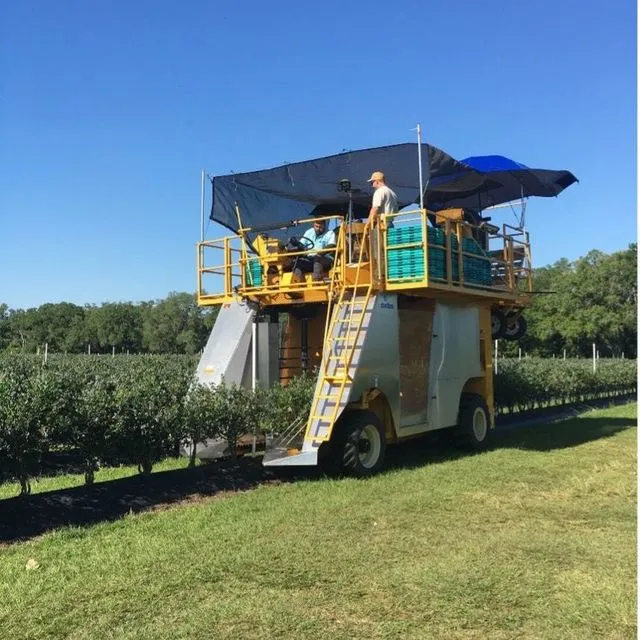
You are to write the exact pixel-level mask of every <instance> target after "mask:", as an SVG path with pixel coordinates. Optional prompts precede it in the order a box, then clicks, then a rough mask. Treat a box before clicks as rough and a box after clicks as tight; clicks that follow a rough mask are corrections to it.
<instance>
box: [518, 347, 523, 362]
mask: <svg viewBox="0 0 640 640" xmlns="http://www.w3.org/2000/svg"><path fill="white" fill-rule="evenodd" d="M520 360H522V347H518V362H520Z"/></svg>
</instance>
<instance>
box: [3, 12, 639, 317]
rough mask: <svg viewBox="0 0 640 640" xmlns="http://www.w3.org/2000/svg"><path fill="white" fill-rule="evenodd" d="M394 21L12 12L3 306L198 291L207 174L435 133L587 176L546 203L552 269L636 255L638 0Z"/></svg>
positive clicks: (542, 230) (539, 232)
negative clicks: (605, 255)
mask: <svg viewBox="0 0 640 640" xmlns="http://www.w3.org/2000/svg"><path fill="white" fill-rule="evenodd" d="M376 6H377V5H376V3H372V2H364V1H360V0H357V1H352V2H336V1H334V0H325V1H324V2H322V3H304V2H300V1H299V0H298V1H297V2H293V1H291V2H282V1H278V0H274V1H273V2H268V3H266V2H254V1H251V0H250V1H249V2H244V3H232V2H211V1H196V0H185V1H184V2H180V3H177V2H174V3H170V2H166V3H163V2H157V1H156V2H151V1H150V0H137V1H136V2H126V1H124V0H93V1H92V2H86V1H84V0H63V1H62V2H46V1H45V0H38V1H35V0H22V1H21V2H17V3H9V2H4V3H1V5H0V302H3V301H4V302H6V303H8V304H9V305H10V306H11V307H14V308H17V307H29V306H37V305H39V304H42V303H44V302H56V301H62V300H66V301H70V302H75V303H78V304H83V303H101V302H104V301H116V300H132V301H139V300H149V299H154V298H159V297H164V296H165V295H166V294H167V293H168V292H169V291H172V290H174V291H193V290H194V289H195V249H194V246H195V242H196V241H197V240H198V238H199V228H200V219H199V208H200V168H201V167H204V168H206V170H207V171H208V172H209V173H211V174H218V173H228V172H229V171H231V170H233V171H248V170H253V169H258V168H265V167H269V166H273V165H278V164H281V163H283V162H285V161H296V160H303V159H307V158H312V157H316V156H323V155H329V154H332V153H337V152H340V151H341V150H342V149H345V148H346V149H358V148H366V147H372V146H381V145H385V144H394V143H397V142H405V141H413V140H414V137H413V136H414V134H413V133H412V132H411V131H410V129H411V128H412V127H414V126H415V124H416V123H417V122H420V123H421V124H422V128H423V131H424V140H425V141H427V142H430V143H432V144H434V145H436V146H438V147H440V148H442V149H444V150H445V151H447V152H448V153H450V154H451V155H453V156H454V157H457V158H463V157H466V156H470V155H484V154H494V153H497V154H502V155H506V156H509V157H512V158H514V159H516V160H518V161H520V162H523V163H525V164H527V165H529V166H534V167H540V168H553V169H569V170H571V171H573V172H574V173H575V175H576V176H577V177H578V178H579V180H580V183H579V184H577V185H574V186H572V187H570V188H569V189H568V190H567V191H566V192H564V193H563V194H561V195H560V197H559V198H557V199H553V200H549V199H532V200H531V201H530V203H529V205H528V226H529V229H530V231H531V234H532V241H533V251H534V260H535V263H536V265H538V266H541V265H544V264H548V263H550V262H553V261H555V260H557V259H559V258H561V257H568V258H569V259H575V258H577V257H579V256H581V255H584V254H585V253H586V252H587V251H589V250H590V249H593V248H598V249H601V250H603V251H607V252H610V251H615V250H617V249H621V248H624V247H626V246H627V244H628V243H630V242H634V241H635V239H636V7H635V2H631V1H628V0H622V1H620V2H613V3H604V2H598V3H596V2H593V3H587V2H584V1H583V0H553V1H551V0H538V1H537V2H535V3H521V2H505V1H497V0H486V1H485V2H481V3H480V2H475V1H471V0H467V1H466V2H465V1H462V2H456V3H447V2H439V3H435V2H424V0H423V1H408V0H396V2H393V3H379V7H380V8H376ZM207 195H208V196H209V194H207ZM210 231H211V229H210ZM210 235H216V234H215V230H214V232H213V234H211V233H210Z"/></svg>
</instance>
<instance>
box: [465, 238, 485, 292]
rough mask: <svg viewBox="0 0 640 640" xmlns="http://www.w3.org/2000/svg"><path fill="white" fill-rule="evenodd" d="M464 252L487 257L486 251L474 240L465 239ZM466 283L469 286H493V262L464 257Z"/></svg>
mask: <svg viewBox="0 0 640 640" xmlns="http://www.w3.org/2000/svg"><path fill="white" fill-rule="evenodd" d="M462 250H463V251H464V252H466V253H473V254H476V255H478V256H486V255H487V253H486V251H485V250H484V249H483V248H482V247H481V246H480V245H479V244H478V243H477V242H476V241H475V240H474V239H473V238H463V240H462ZM463 267H464V281H465V282H466V283H469V284H476V285H481V286H485V287H487V286H491V262H490V261H489V260H485V259H484V258H473V257H471V256H465V257H464V264H463Z"/></svg>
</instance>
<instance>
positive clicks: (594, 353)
mask: <svg viewBox="0 0 640 640" xmlns="http://www.w3.org/2000/svg"><path fill="white" fill-rule="evenodd" d="M592 350H593V373H595V372H596V343H595V342H594V343H593V345H592Z"/></svg>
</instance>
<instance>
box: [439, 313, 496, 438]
mask: <svg viewBox="0 0 640 640" xmlns="http://www.w3.org/2000/svg"><path fill="white" fill-rule="evenodd" d="M481 375H483V370H482V362H481V358H480V310H479V308H478V307H475V306H457V305H451V304H441V303H437V304H436V311H435V314H434V319H433V336H432V340H431V353H430V354H429V389H428V400H429V408H428V428H429V430H431V429H441V428H443V427H451V426H453V425H455V424H456V423H457V420H458V406H459V402H460V394H461V393H462V388H463V387H464V385H465V383H466V382H467V380H468V379H469V378H474V377H478V376H481Z"/></svg>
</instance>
